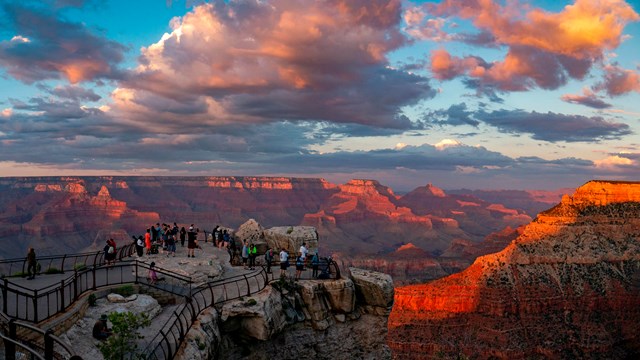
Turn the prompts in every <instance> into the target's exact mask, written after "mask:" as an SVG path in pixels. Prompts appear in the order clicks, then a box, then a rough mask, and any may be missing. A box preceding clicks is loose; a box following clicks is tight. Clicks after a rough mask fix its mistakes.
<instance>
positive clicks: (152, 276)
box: [149, 261, 158, 285]
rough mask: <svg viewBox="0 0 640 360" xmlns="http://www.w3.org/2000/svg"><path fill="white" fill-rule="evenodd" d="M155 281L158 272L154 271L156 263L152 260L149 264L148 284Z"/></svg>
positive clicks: (156, 280)
mask: <svg viewBox="0 0 640 360" xmlns="http://www.w3.org/2000/svg"><path fill="white" fill-rule="evenodd" d="M156 282H158V274H157V273H156V263H155V262H153V261H152V262H151V264H149V284H150V285H153V284H155V283H156Z"/></svg>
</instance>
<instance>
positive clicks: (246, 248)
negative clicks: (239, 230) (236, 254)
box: [242, 240, 249, 270]
mask: <svg viewBox="0 0 640 360" xmlns="http://www.w3.org/2000/svg"><path fill="white" fill-rule="evenodd" d="M247 260H249V245H247V240H244V241H243V242H242V265H243V266H244V268H245V270H246V269H247Z"/></svg>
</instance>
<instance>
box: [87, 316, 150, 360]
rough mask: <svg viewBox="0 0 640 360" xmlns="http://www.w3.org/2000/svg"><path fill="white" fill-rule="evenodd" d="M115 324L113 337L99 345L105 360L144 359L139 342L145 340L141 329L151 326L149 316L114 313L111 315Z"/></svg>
mask: <svg viewBox="0 0 640 360" xmlns="http://www.w3.org/2000/svg"><path fill="white" fill-rule="evenodd" d="M109 321H111V324H113V329H112V330H113V335H111V336H110V337H109V338H108V339H107V340H105V341H104V342H103V343H100V344H99V345H98V348H99V349H100V352H101V353H102V356H104V359H105V360H124V359H144V358H145V356H144V354H141V353H139V352H138V344H137V342H138V340H139V339H142V338H144V336H142V335H140V333H139V331H138V330H139V329H141V328H143V327H146V326H149V324H151V320H149V317H148V316H147V314H134V313H132V312H130V311H128V312H124V313H117V312H113V313H111V314H109Z"/></svg>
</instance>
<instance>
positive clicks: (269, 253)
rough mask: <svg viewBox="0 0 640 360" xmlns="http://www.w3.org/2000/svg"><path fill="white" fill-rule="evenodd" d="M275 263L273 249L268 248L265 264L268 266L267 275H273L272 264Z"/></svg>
mask: <svg viewBox="0 0 640 360" xmlns="http://www.w3.org/2000/svg"><path fill="white" fill-rule="evenodd" d="M272 261H273V249H272V248H268V249H267V252H265V253H264V262H265V263H266V264H267V274H271V262H272Z"/></svg>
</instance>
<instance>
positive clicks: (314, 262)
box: [311, 251, 320, 278]
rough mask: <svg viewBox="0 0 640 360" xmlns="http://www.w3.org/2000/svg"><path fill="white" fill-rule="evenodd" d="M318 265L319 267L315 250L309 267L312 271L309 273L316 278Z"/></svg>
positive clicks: (318, 259) (318, 258)
mask: <svg viewBox="0 0 640 360" xmlns="http://www.w3.org/2000/svg"><path fill="white" fill-rule="evenodd" d="M319 267H320V257H319V256H318V252H317V251H316V253H315V254H314V255H313V257H312V258H311V269H313V272H312V273H311V276H313V278H317V277H318V268H319Z"/></svg>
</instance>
